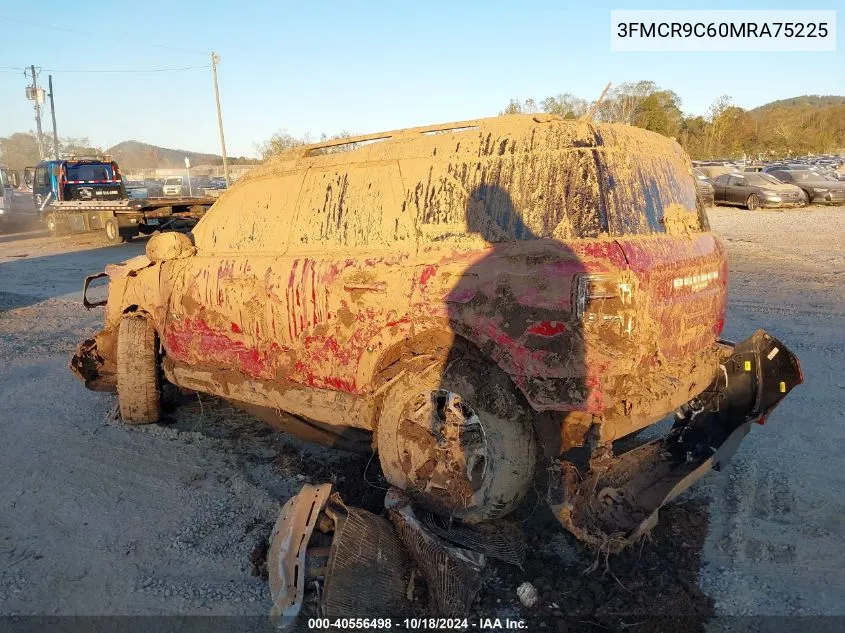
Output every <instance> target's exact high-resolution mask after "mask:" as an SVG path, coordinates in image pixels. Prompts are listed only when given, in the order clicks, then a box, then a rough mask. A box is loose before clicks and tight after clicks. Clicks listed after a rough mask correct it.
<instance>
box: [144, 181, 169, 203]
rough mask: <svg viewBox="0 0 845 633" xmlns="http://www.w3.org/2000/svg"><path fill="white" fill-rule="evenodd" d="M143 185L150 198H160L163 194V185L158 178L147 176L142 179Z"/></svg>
mask: <svg viewBox="0 0 845 633" xmlns="http://www.w3.org/2000/svg"><path fill="white" fill-rule="evenodd" d="M144 186H146V188H147V193H148V194H149V197H150V198H161V197H162V196H163V195H164V185H163V184H162V181H160V180H155V179H153V178H147V179H146V180H145V181H144Z"/></svg>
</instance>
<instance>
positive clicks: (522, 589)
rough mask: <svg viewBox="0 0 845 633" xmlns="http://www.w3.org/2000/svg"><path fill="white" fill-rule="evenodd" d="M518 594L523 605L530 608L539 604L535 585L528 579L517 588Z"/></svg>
mask: <svg viewBox="0 0 845 633" xmlns="http://www.w3.org/2000/svg"><path fill="white" fill-rule="evenodd" d="M516 596H517V598H519V601H520V602H521V603H522V606H523V607H528V608H529V609H530V608H531V607H533V606H534V605H535V604H537V590H536V589H535V588H534V585H532V584H531V583H530V582H528V581H525V582H524V583H522V584H521V585H520V586H519V587H517V588H516Z"/></svg>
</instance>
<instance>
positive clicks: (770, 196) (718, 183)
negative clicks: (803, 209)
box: [713, 172, 807, 211]
mask: <svg viewBox="0 0 845 633" xmlns="http://www.w3.org/2000/svg"><path fill="white" fill-rule="evenodd" d="M713 187H714V188H715V199H716V204H718V205H734V206H741V207H745V208H746V209H748V210H749V211H754V210H755V209H759V208H780V207H800V206H804V205H805V204H807V198H806V197H805V195H804V193H803V192H802V191H801V189H800V188H798V187H796V186H794V185H790V184H784V183H783V182H781V181H780V180H778V179H777V178H775V177H773V176H772V175H771V174H764V173H753V172H734V173H731V174H722V175H721V176H718V177H716V178H715V179H714V180H713Z"/></svg>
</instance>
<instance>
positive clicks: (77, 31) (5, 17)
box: [0, 15, 208, 56]
mask: <svg viewBox="0 0 845 633" xmlns="http://www.w3.org/2000/svg"><path fill="white" fill-rule="evenodd" d="M0 19H2V20H9V21H10V22H17V23H18V24H25V25H27V26H34V27H37V28H39V29H53V30H54V31H63V32H65V33H74V34H76V35H86V36H88V37H94V38H97V39H98V40H101V41H102V40H108V39H110V40H115V41H118V42H126V43H128V44H136V45H139V46H153V47H155V48H163V49H166V50H171V51H179V52H180V53H190V54H192V55H203V56H205V55H208V53H203V52H201V51H194V50H191V49H188V48H179V47H178V46H168V45H166V44H156V43H154V42H141V41H138V40H130V39H127V38H120V37H110V36H108V35H103V34H102V33H90V32H89V31H83V30H81V29H69V28H67V27H63V26H55V25H53V24H44V23H42V22H30V21H28V20H21V19H20V18H14V17H12V16H8V15H0Z"/></svg>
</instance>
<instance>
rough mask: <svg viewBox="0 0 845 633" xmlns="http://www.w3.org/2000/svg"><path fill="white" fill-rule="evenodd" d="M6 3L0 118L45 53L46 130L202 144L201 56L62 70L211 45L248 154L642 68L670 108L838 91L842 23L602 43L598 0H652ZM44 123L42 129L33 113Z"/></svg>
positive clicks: (583, 90)
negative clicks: (765, 33) (802, 41)
mask: <svg viewBox="0 0 845 633" xmlns="http://www.w3.org/2000/svg"><path fill="white" fill-rule="evenodd" d="M24 6H25V3H24V4H21V3H11V2H2V3H0V25H2V35H0V136H5V135H8V134H10V133H12V132H17V131H26V130H30V129H34V127H35V123H34V117H33V110H32V107H31V105H30V103H29V102H27V101H26V100H25V98H24V88H25V86H26V84H27V80H26V79H25V78H24V77H23V74H22V72H21V71H20V70H15V68H19V67H23V66H25V65H29V64H35V65H36V66H40V67H42V68H43V69H45V70H43V71H42V73H41V76H40V80H39V81H40V83H41V84H43V85H45V86H46V83H47V75H48V70H47V69H50V70H51V71H52V75H53V83H54V88H55V96H56V110H57V119H58V130H59V135H60V136H88V137H89V138H90V139H91V141H92V142H93V143H95V144H97V145H101V146H103V147H108V146H110V145H113V144H115V143H118V142H120V141H124V140H129V139H134V140H138V141H143V142H147V143H152V144H155V145H161V146H165V147H173V148H181V149H190V150H195V151H208V152H215V153H219V140H218V136H217V125H216V114H215V109H214V99H213V89H212V79H211V70H210V69H196V70H186V71H180V72H157V73H105V72H99V73H87V72H85V73H83V72H70V71H81V70H148V69H154V68H174V67H187V66H203V65H208V64H209V52H210V51H211V50H215V51H217V53H218V54H219V55H220V57H221V63H220V66H219V80H220V91H221V99H222V105H223V119H224V125H225V132H226V141H227V148H228V150H229V154H230V155H240V154H246V155H251V154H254V153H255V145H256V143H259V142H261V141H262V140H264V139H266V138H267V137H269V136H270V135H271V134H273V133H274V132H276V131H279V130H287V131H288V132H290V133H291V134H294V135H301V134H304V133H306V132H310V133H311V134H312V135H314V136H319V134H320V133H321V132H326V133H328V134H333V133H336V132H339V131H341V130H346V131H349V132H352V133H367V132H373V131H380V130H385V129H392V128H398V127H407V126H413V125H423V124H427V123H435V122H445V121H452V120H460V119H470V118H476V117H481V116H491V115H495V114H497V113H498V112H499V111H500V110H501V109H502V108H503V107H504V106H505V105H507V103H508V101H509V99H511V98H519V99H524V98H527V97H533V98H535V99H537V100H540V99H543V98H544V97H547V96H550V95H556V94H558V93H562V92H572V93H575V94H577V95H579V96H581V97H584V98H587V99H594V98H596V97H597V96H598V95H599V93H600V92H601V90H602V88H603V87H604V85H605V84H606V83H607V82H608V81H612V82H614V83H615V84H618V83H621V82H625V81H637V80H640V79H651V80H653V81H655V82H657V83H658V85H660V86H661V87H664V88H669V89H672V90H674V91H676V92H677V93H678V94H679V95H680V97H681V99H682V102H683V103H682V107H683V109H684V110H685V111H686V112H688V113H696V114H703V113H705V112H706V110H707V107H708V106H709V104H710V103H711V102H712V101H713V100H715V99H716V98H717V97H718V96H719V95H722V94H728V95H731V96H732V97H733V98H734V101H735V102H736V103H737V105H740V106H742V107H745V108H752V107H754V106H757V105H760V104H762V103H766V102H768V101H772V100H774V99H781V98H786V97H791V96H796V95H801V94H840V95H843V94H845V52H843V43H842V42H843V38H842V36H839V37H838V40H839V41H838V42H837V49H838V50H837V52H835V53H833V52H826V53H744V54H740V53H612V52H611V51H610V10H611V9H664V8H666V9H668V8H678V6H679V5H678V4H677V3H669V2H654V1H652V2H637V3H632V2H624V1H623V0H617V1H616V2H604V1H602V0H591V1H587V2H585V1H583V0H582V1H579V2H566V1H564V0H557V1H552V2H539V1H525V0H523V1H522V2H514V1H513V0H510V1H499V0H485V1H474V0H449V1H441V0H425V1H422V0H420V1H418V2H410V1H406V2H399V1H394V2H377V1H375V0H373V1H366V2H365V1H363V0H357V1H356V0H347V1H345V2H329V1H325V2H318V1H314V0H311V1H310V2H303V1H302V0H299V1H297V2H284V1H281V0H276V1H268V2H253V1H250V0H242V1H240V2H232V1H231V0H225V1H222V0H220V1H219V2H213V1H209V0H205V1H202V2H194V1H192V0H183V1H181V2H170V1H168V2H164V1H159V0H153V1H145V2H109V3H103V2H101V1H98V2H93V1H89V0H77V1H76V2H73V3H68V2H67V1H66V0H61V1H57V0H41V2H39V3H38V5H37V6H38V8H37V10H26V11H23V10H22V7H24ZM843 6H845V5H843V4H842V0H818V1H816V2H814V3H813V4H812V6H804V5H803V3H795V2H789V3H787V2H784V1H783V0H770V1H768V2H756V1H742V0H729V1H722V0H708V2H707V3H706V4H702V5H699V6H684V7H683V8H689V9H693V8H702V9H703V8H707V9H797V8H807V9H810V8H812V9H836V8H837V7H843ZM13 7H17V8H18V10H17V11H15V10H14V9H13ZM69 7H73V9H70V8H69ZM86 7H87V8H86ZM843 15H845V11H840V12H839V15H838V16H837V17H839V16H843ZM10 18H14V19H17V20H21V21H26V22H28V23H26V24H24V23H21V22H15V21H13V20H12V19H10ZM32 21H37V23H38V24H37V26H36V25H33V24H32V23H31V22H32ZM51 27H59V28H58V29H57V28H51ZM91 34H95V36H92V35H91ZM152 44H155V45H156V46H153V45H152ZM165 47H173V48H175V49H184V50H173V49H171V48H165ZM192 51H193V52H192ZM45 123H46V127H45V130H46V129H49V113H47V117H46V121H45Z"/></svg>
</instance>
